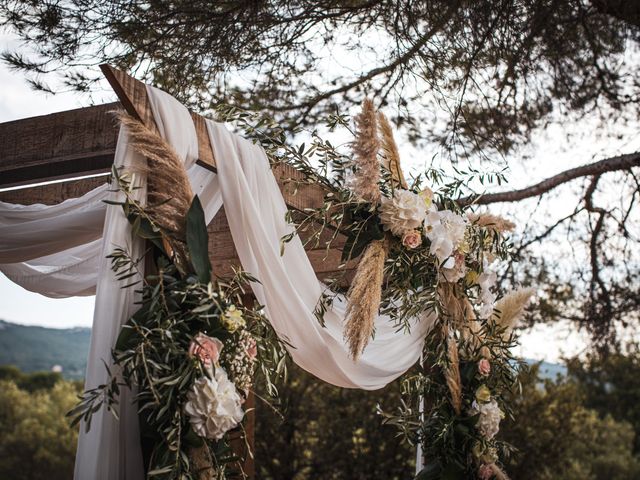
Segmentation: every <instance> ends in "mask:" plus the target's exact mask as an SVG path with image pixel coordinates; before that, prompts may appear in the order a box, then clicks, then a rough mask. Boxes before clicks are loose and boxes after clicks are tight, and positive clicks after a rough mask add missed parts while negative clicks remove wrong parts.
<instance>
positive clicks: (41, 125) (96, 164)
mask: <svg viewBox="0 0 640 480" xmlns="http://www.w3.org/2000/svg"><path fill="white" fill-rule="evenodd" d="M101 69H102V72H103V74H104V75H105V77H106V78H107V80H108V81H109V83H110V85H111V87H112V88H113V90H114V91H115V93H116V95H117V96H118V99H119V102H115V103H109V104H104V105H97V106H93V107H86V108H80V109H75V110H68V111H64V112H59V113H54V114H50V115H45V116H39V117H31V118H26V119H22V120H16V121H11V122H6V123H1V124H0V201H4V202H10V203H19V204H25V205H28V204H34V203H43V204H47V205H50V204H55V203H59V202H62V201H64V200H66V199H68V198H74V197H79V196H81V195H83V194H85V193H87V192H88V191H90V190H92V189H93V188H96V187H98V186H99V185H101V184H103V183H104V182H105V175H107V174H108V173H109V172H110V170H111V166H112V164H113V158H114V154H115V150H116V143H117V138H118V128H119V127H118V124H117V122H116V119H115V116H114V115H113V111H115V110H118V109H122V108H124V109H125V110H126V111H127V112H128V113H129V114H130V115H133V116H134V117H136V118H138V119H139V120H142V121H143V122H144V123H145V125H146V126H147V127H149V128H152V129H153V130H156V131H157V127H156V124H155V121H154V119H153V114H152V111H151V105H150V102H149V99H148V97H147V90H146V85H145V84H144V83H142V82H140V81H138V80H136V79H134V78H133V77H131V76H129V75H127V74H126V73H124V72H122V71H119V70H117V69H115V68H113V67H111V66H109V65H102V66H101ZM191 115H192V118H193V121H194V124H195V127H196V131H197V135H198V145H199V155H198V161H197V163H198V164H199V165H200V166H202V167H203V168H206V169H208V170H211V171H213V172H215V171H216V164H217V162H219V161H220V162H222V161H224V159H216V158H214V155H213V151H212V148H211V145H210V143H209V136H208V134H207V131H206V126H205V120H204V118H203V117H202V116H200V115H198V114H196V113H193V112H192V113H191ZM274 174H275V175H276V178H277V180H278V184H279V185H280V189H281V191H282V193H283V196H284V198H285V201H286V203H287V205H288V207H289V208H290V209H292V210H294V211H300V210H303V209H304V208H308V207H319V206H321V205H322V200H323V196H324V193H325V192H324V191H323V189H322V188H321V187H320V186H318V185H309V184H301V185H297V187H296V189H295V192H294V189H293V188H292V184H291V182H290V181H288V180H289V179H296V178H301V174H300V173H299V172H297V171H296V170H295V169H294V168H292V167H290V166H286V165H282V166H278V167H276V168H275V170H274ZM91 175H99V176H93V177H90V176H91ZM83 177H84V178H83ZM87 177H89V178H87ZM54 181H55V183H51V182H54ZM9 187H20V188H17V189H11V190H6V189H7V188H9ZM208 232H209V252H210V260H211V264H212V267H213V272H214V274H215V275H216V276H219V277H224V276H225V275H227V274H229V273H231V268H232V267H233V266H238V265H240V261H239V259H238V255H237V253H236V250H235V247H234V244H233V239H232V237H231V232H230V231H229V225H228V223H227V218H226V216H225V212H224V208H222V209H221V210H220V212H219V213H218V214H217V215H216V217H215V218H214V219H213V220H212V221H211V223H210V224H209V226H208ZM307 234H310V232H308V233H307ZM301 235H302V236H303V240H304V237H305V236H306V235H305V233H304V232H302V233H301ZM326 235H327V236H326V237H325V238H321V242H320V244H318V245H313V246H312V247H309V248H308V249H307V255H308V257H309V259H310V261H311V263H312V265H313V268H314V270H315V272H316V275H317V276H318V278H320V279H324V278H329V277H332V276H335V275H336V274H338V273H341V274H343V273H344V272H345V270H346V271H347V275H346V276H345V277H343V278H345V279H346V280H345V281H348V279H349V278H350V277H351V275H352V273H353V269H354V267H355V262H353V261H352V262H351V263H349V264H347V265H346V266H341V261H340V258H341V254H342V251H341V247H342V245H344V241H345V238H343V237H341V236H338V238H337V239H335V240H334V241H333V242H332V244H331V248H329V249H327V246H326V243H325V242H327V241H328V238H329V236H328V234H326ZM253 403H254V402H253V398H249V399H248V402H247V407H248V408H251V407H253ZM246 432H247V433H246V437H247V438H246V439H247V443H248V444H249V445H251V447H253V443H254V436H255V410H253V411H252V412H251V413H249V414H248V415H247V420H246ZM236 443H237V446H238V448H243V446H244V442H240V441H238V442H236ZM245 457H246V460H245V464H244V466H243V470H244V471H245V473H247V475H248V476H249V478H253V476H254V463H253V459H252V458H250V457H249V456H247V455H245Z"/></svg>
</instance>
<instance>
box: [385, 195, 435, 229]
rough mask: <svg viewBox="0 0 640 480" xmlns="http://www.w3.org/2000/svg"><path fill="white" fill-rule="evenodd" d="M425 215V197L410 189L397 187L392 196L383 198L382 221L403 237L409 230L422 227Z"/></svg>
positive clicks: (386, 226) (386, 227) (387, 227)
mask: <svg viewBox="0 0 640 480" xmlns="http://www.w3.org/2000/svg"><path fill="white" fill-rule="evenodd" d="M425 217H426V209H425V202H424V199H423V198H422V197H421V196H420V195H417V194H415V193H413V192H411V191H409V190H403V189H397V190H395V191H394V192H393V197H392V198H386V197H383V198H382V201H381V204H380V221H381V222H382V225H383V226H384V229H385V230H391V233H393V234H394V235H397V236H399V237H402V236H403V235H404V234H405V233H406V232H407V231H409V230H414V229H416V228H420V227H421V226H422V224H423V222H424V219H425Z"/></svg>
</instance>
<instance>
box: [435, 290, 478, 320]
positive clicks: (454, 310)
mask: <svg viewBox="0 0 640 480" xmlns="http://www.w3.org/2000/svg"><path fill="white" fill-rule="evenodd" d="M455 288H456V286H455V284H453V283H448V282H447V283H441V284H440V286H439V288H438V297H439V299H440V302H441V304H442V308H443V309H444V311H445V312H446V314H447V316H448V317H449V319H450V320H451V322H452V325H453V326H454V327H455V328H462V327H463V326H464V324H465V323H466V321H467V320H468V319H469V318H470V316H469V315H473V307H471V304H469V302H468V300H467V302H466V303H465V301H464V300H463V298H464V299H466V297H463V298H459V297H458V295H456V291H455ZM469 308H470V310H469Z"/></svg>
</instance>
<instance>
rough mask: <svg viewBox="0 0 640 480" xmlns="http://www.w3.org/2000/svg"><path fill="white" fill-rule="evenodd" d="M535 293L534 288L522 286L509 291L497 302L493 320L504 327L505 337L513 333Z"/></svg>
mask: <svg viewBox="0 0 640 480" xmlns="http://www.w3.org/2000/svg"><path fill="white" fill-rule="evenodd" d="M534 293H535V289H534V288H520V289H518V290H514V291H513V292H510V293H508V294H507V295H505V296H504V297H502V298H501V299H500V300H499V301H498V302H497V303H496V307H495V311H494V313H493V316H492V320H494V321H495V322H496V323H497V324H498V325H500V327H502V328H503V329H504V333H503V337H504V338H508V337H509V335H511V331H512V330H513V328H514V327H515V326H516V324H517V323H518V321H519V320H520V319H521V318H522V315H523V314H524V311H525V309H526V308H527V305H529V301H530V300H531V297H533V294H534Z"/></svg>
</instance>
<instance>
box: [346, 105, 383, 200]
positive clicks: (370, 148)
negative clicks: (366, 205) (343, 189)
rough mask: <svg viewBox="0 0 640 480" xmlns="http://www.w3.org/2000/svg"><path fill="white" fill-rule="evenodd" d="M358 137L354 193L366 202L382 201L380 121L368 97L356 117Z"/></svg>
mask: <svg viewBox="0 0 640 480" xmlns="http://www.w3.org/2000/svg"><path fill="white" fill-rule="evenodd" d="M355 123H356V138H355V140H354V141H353V143H352V145H351V148H352V150H353V164H354V166H355V167H356V174H355V178H354V179H353V181H352V188H353V191H354V193H355V194H356V195H357V196H358V197H360V198H361V199H363V200H364V201H366V202H371V203H378V202H379V201H380V187H379V186H378V182H379V181H380V161H379V160H378V150H379V149H380V139H379V138H378V123H377V116H376V109H375V107H374V106H373V102H372V101H371V99H369V98H367V99H365V101H364V102H363V104H362V111H361V112H360V113H359V114H358V115H357V116H356V118H355Z"/></svg>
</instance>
